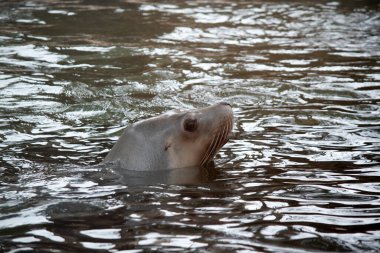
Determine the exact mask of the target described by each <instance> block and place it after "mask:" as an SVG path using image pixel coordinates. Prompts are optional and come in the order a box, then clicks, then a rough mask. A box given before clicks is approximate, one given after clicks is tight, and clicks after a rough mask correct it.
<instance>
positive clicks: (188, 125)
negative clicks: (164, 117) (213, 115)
mask: <svg viewBox="0 0 380 253" xmlns="http://www.w3.org/2000/svg"><path fill="white" fill-rule="evenodd" d="M183 128H184V129H185V131H187V132H194V131H195V130H197V128H198V121H197V119H185V122H184V123H183Z"/></svg>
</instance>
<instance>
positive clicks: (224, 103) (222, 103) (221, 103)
mask: <svg viewBox="0 0 380 253" xmlns="http://www.w3.org/2000/svg"><path fill="white" fill-rule="evenodd" d="M219 104H220V105H228V106H229V107H232V106H231V104H229V103H227V102H220V103H219Z"/></svg>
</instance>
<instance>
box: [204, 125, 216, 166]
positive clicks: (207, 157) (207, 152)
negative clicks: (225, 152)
mask: <svg viewBox="0 0 380 253" xmlns="http://www.w3.org/2000/svg"><path fill="white" fill-rule="evenodd" d="M216 135H217V131H215V133H214V134H213V137H212V141H211V142H210V145H209V146H208V147H207V150H206V152H205V154H204V156H203V158H202V161H201V165H202V166H203V165H205V163H206V162H207V161H208V159H209V157H210V155H211V153H212V149H213V146H214V145H215V143H216V140H217V138H216Z"/></svg>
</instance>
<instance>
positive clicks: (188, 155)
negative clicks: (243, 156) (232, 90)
mask: <svg viewBox="0 0 380 253" xmlns="http://www.w3.org/2000/svg"><path fill="white" fill-rule="evenodd" d="M177 113H178V114H177V115H173V116H174V117H177V119H176V120H174V122H175V124H177V126H176V127H175V131H174V132H172V133H171V134H169V136H168V138H167V140H166V144H165V149H166V152H167V153H168V167H170V168H180V167H191V166H205V165H206V164H207V163H208V162H210V161H211V160H212V159H213V158H214V156H215V155H216V153H217V152H218V151H219V149H220V148H221V147H222V146H223V145H224V144H225V143H226V142H227V141H228V139H229V137H230V134H231V130H232V127H233V112H232V108H231V106H230V105H229V104H227V103H219V104H216V105H213V106H209V107H206V108H203V109H197V110H190V111H185V112H183V111H182V112H177Z"/></svg>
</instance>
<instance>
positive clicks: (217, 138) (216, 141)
mask: <svg viewBox="0 0 380 253" xmlns="http://www.w3.org/2000/svg"><path fill="white" fill-rule="evenodd" d="M225 132H226V128H225V124H224V121H221V123H220V125H219V127H218V128H217V129H216V130H215V134H214V137H213V141H212V143H211V145H210V146H209V148H208V150H207V152H206V155H205V157H204V158H203V159H202V163H201V164H202V165H204V164H206V163H207V162H208V161H209V160H211V159H212V157H213V156H214V155H215V154H216V152H217V151H218V149H219V148H220V147H221V145H223V144H222V143H223V141H224V139H225V137H224V135H225Z"/></svg>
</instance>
